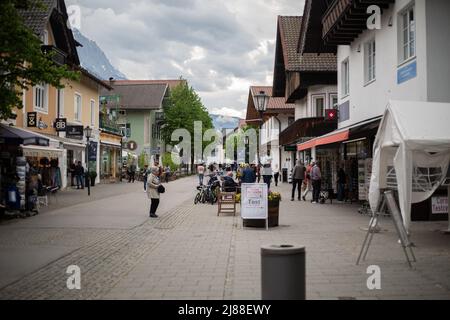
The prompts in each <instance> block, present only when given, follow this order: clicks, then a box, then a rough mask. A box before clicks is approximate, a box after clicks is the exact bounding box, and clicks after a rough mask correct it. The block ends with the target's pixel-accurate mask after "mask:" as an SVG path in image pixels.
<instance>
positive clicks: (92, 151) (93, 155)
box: [88, 141, 98, 162]
mask: <svg viewBox="0 0 450 320" xmlns="http://www.w3.org/2000/svg"><path fill="white" fill-rule="evenodd" d="M97 150H98V143H97V142H93V141H90V142H89V155H88V159H89V161H90V162H97Z"/></svg>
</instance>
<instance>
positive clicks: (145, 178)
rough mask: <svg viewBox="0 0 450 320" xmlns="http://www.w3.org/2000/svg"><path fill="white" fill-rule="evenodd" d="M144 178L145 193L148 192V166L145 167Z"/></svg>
mask: <svg viewBox="0 0 450 320" xmlns="http://www.w3.org/2000/svg"><path fill="white" fill-rule="evenodd" d="M142 177H143V178H144V192H147V180H148V165H145V167H144V171H143V173H142Z"/></svg>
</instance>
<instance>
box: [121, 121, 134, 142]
mask: <svg viewBox="0 0 450 320" xmlns="http://www.w3.org/2000/svg"><path fill="white" fill-rule="evenodd" d="M120 133H121V134H122V136H124V137H127V138H131V124H130V123H128V124H122V125H120Z"/></svg>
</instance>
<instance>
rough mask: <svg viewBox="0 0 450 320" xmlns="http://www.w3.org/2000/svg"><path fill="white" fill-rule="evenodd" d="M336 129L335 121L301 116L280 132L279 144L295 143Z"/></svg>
mask: <svg viewBox="0 0 450 320" xmlns="http://www.w3.org/2000/svg"><path fill="white" fill-rule="evenodd" d="M336 129H337V122H327V121H325V118H302V119H298V120H297V121H295V122H294V123H293V124H292V125H290V126H289V127H288V128H287V129H286V130H284V131H283V132H282V133H281V134H280V145H282V146H288V145H292V144H296V143H298V142H300V141H301V140H302V139H305V138H309V139H311V138H314V137H320V136H322V135H325V134H327V133H330V132H332V131H334V130H336Z"/></svg>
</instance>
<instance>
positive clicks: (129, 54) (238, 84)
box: [66, 0, 304, 117]
mask: <svg viewBox="0 0 450 320" xmlns="http://www.w3.org/2000/svg"><path fill="white" fill-rule="evenodd" d="M66 3H67V5H68V6H69V5H78V6H80V8H81V17H82V18H81V32H82V33H83V34H84V35H85V36H87V37H88V38H90V39H91V40H94V41H96V42H97V44H98V45H99V46H100V47H101V48H102V49H103V51H104V52H105V53H106V55H107V56H108V58H109V59H110V60H111V62H112V64H113V65H114V66H115V67H116V68H118V69H119V70H120V71H122V72H123V73H124V74H125V75H126V76H127V78H128V79H177V78H179V77H180V76H183V77H184V78H186V79H188V81H189V83H190V84H191V85H192V86H193V87H194V88H195V90H196V91H197V92H198V93H199V94H200V96H201V98H202V101H203V103H204V105H205V106H206V107H207V108H208V109H209V110H210V111H211V112H212V113H218V114H223V115H229V116H240V117H244V116H245V109H246V106H247V100H248V90H249V86H250V85H271V84H272V79H273V68H274V60H275V40H276V26H277V16H278V15H301V14H302V12H303V7H304V0H228V1H223V0H164V1H163V0H126V1H125V0H66Z"/></svg>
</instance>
